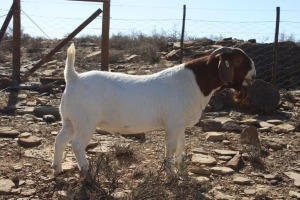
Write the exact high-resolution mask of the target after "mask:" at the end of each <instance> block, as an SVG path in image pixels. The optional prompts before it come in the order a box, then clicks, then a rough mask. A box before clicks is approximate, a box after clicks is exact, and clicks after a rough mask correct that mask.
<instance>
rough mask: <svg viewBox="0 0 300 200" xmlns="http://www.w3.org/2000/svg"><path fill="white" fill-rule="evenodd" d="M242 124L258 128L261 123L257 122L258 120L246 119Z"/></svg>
mask: <svg viewBox="0 0 300 200" xmlns="http://www.w3.org/2000/svg"><path fill="white" fill-rule="evenodd" d="M241 123H242V124H245V125H248V126H256V125H259V122H258V121H257V119H252V118H250V119H244V120H242V121H241Z"/></svg>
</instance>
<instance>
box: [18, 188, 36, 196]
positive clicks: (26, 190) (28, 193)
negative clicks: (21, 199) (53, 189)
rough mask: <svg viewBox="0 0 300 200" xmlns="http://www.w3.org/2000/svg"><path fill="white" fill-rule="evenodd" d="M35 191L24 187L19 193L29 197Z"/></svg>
mask: <svg viewBox="0 0 300 200" xmlns="http://www.w3.org/2000/svg"><path fill="white" fill-rule="evenodd" d="M35 193H36V189H25V190H22V191H21V194H22V195H23V196H25V197H30V196H32V195H34V194H35Z"/></svg>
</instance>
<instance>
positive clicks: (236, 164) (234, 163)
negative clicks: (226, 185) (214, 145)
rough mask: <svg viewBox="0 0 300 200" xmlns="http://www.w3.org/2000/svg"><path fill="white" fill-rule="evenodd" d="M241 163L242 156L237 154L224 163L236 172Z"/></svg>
mask: <svg viewBox="0 0 300 200" xmlns="http://www.w3.org/2000/svg"><path fill="white" fill-rule="evenodd" d="M241 163H242V156H241V154H239V153H237V154H236V155H235V156H234V157H233V158H232V159H231V160H229V161H228V162H227V163H226V166H227V167H230V168H232V169H235V170H237V169H238V168H240V165H241Z"/></svg>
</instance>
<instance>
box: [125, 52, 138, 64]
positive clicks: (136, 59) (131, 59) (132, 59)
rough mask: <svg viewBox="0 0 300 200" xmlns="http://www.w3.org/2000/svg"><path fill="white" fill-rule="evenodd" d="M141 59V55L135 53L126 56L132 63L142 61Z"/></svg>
mask: <svg viewBox="0 0 300 200" xmlns="http://www.w3.org/2000/svg"><path fill="white" fill-rule="evenodd" d="M140 60H141V58H140V56H139V55H135V54H134V55H131V56H129V57H127V58H126V61H127V62H130V63H137V62H140Z"/></svg>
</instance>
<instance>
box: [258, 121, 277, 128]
mask: <svg viewBox="0 0 300 200" xmlns="http://www.w3.org/2000/svg"><path fill="white" fill-rule="evenodd" d="M259 125H260V127H262V128H271V127H273V126H275V125H274V124H271V123H268V122H259Z"/></svg>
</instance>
